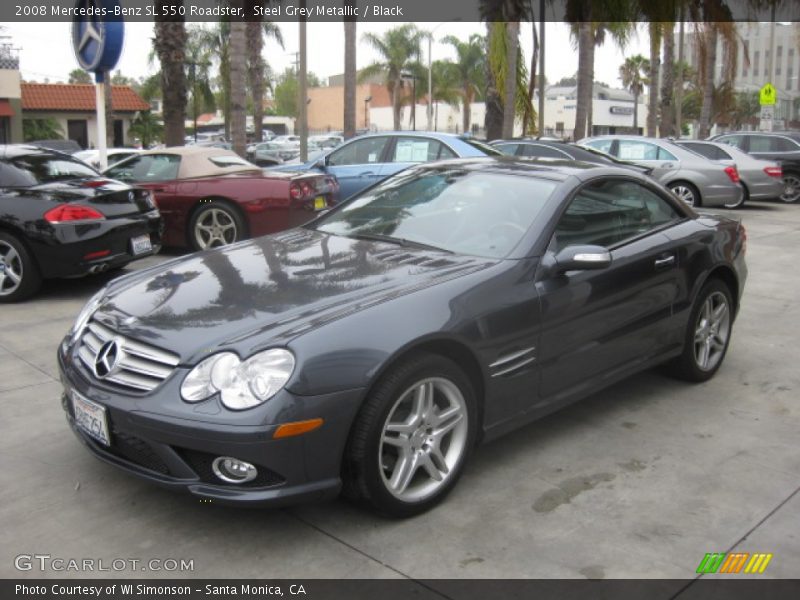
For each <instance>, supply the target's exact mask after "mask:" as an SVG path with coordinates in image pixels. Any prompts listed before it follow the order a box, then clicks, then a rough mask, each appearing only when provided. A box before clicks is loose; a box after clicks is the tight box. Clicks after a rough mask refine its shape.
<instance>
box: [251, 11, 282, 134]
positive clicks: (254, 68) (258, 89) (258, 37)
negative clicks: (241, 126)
mask: <svg viewBox="0 0 800 600" xmlns="http://www.w3.org/2000/svg"><path fill="white" fill-rule="evenodd" d="M262 4H263V0H248V8H247V11H248V14H253V11H252V8H253V7H254V6H256V5H258V6H260V5H262ZM245 36H246V39H247V76H248V80H249V84H250V92H251V93H252V96H253V127H254V134H255V139H256V141H261V134H262V131H263V128H264V92H265V90H266V88H267V87H268V85H269V81H268V79H267V78H266V75H267V73H268V72H269V65H268V64H267V62H266V61H265V60H264V57H263V56H262V52H263V50H264V38H265V37H266V38H272V39H274V40H275V41H276V42H278V45H280V47H281V48H283V47H284V46H283V34H282V33H281V30H280V28H279V27H278V26H277V25H276V24H275V23H272V22H270V21H267V22H266V23H262V22H261V21H247V27H246V32H245Z"/></svg>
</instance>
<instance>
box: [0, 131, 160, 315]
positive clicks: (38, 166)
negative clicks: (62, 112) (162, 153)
mask: <svg viewBox="0 0 800 600" xmlns="http://www.w3.org/2000/svg"><path fill="white" fill-rule="evenodd" d="M162 229H163V224H162V222H161V217H160V215H159V213H158V209H157V208H156V206H155V203H154V201H153V198H152V196H151V194H150V192H149V191H147V190H141V189H137V188H133V187H130V186H128V185H124V184H122V183H119V182H117V181H112V180H109V179H106V178H104V177H101V176H100V175H99V174H98V173H97V171H95V170H94V169H92V168H91V167H89V166H87V165H86V164H84V163H82V162H80V161H77V160H75V159H73V158H71V157H69V156H67V155H66V154H61V153H60V152H57V151H55V150H49V149H45V148H38V147H35V146H23V145H14V146H0V302H15V301H18V300H24V299H25V298H27V297H29V296H31V295H32V294H34V293H35V292H36V291H37V290H38V289H39V285H40V284H41V282H42V279H43V278H53V277H76V276H80V275H85V274H87V273H97V272H100V271H104V270H106V269H109V268H117V267H122V266H124V265H126V264H127V263H129V262H131V261H133V260H135V259H137V258H141V257H143V256H147V255H149V254H153V253H155V252H158V250H159V248H160V247H161V231H162Z"/></svg>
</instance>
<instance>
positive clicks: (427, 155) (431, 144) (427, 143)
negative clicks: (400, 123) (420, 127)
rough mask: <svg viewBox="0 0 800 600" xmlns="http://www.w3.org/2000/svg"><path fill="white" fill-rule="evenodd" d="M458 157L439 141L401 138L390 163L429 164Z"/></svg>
mask: <svg viewBox="0 0 800 600" xmlns="http://www.w3.org/2000/svg"><path fill="white" fill-rule="evenodd" d="M455 157H456V155H455V154H453V152H452V151H451V150H450V149H449V148H448V147H447V146H445V145H444V144H442V143H441V142H440V141H438V140H431V139H428V138H417V137H399V138H397V141H396V142H395V145H394V154H393V156H392V157H391V158H390V160H389V162H429V161H432V160H438V159H440V158H455Z"/></svg>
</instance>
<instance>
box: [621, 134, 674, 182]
mask: <svg viewBox="0 0 800 600" xmlns="http://www.w3.org/2000/svg"><path fill="white" fill-rule="evenodd" d="M614 151H615V156H616V157H617V158H618V159H620V160H626V161H628V162H632V163H635V164H637V165H642V166H643V167H647V168H649V169H652V171H651V172H650V176H651V177H653V178H654V179H656V180H659V181H662V180H664V179H665V178H666V177H668V176H669V173H670V171H675V170H676V169H678V168H680V161H679V160H678V158H677V157H676V156H675V155H674V154H672V153H671V152H669V151H668V150H666V149H665V148H662V147H661V146H659V145H658V144H653V143H652V142H645V141H643V140H619V141H618V143H617V146H616V147H615V149H614Z"/></svg>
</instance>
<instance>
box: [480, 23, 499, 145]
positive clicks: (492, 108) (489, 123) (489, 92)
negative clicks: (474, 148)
mask: <svg viewBox="0 0 800 600" xmlns="http://www.w3.org/2000/svg"><path fill="white" fill-rule="evenodd" d="M486 34H487V37H486V47H487V50H488V48H491V47H492V43H493V42H492V38H493V37H494V35H495V27H494V23H492V22H487V23H486ZM483 126H484V129H485V130H486V139H487V140H497V139H500V138H502V137H503V104H502V101H501V99H500V92H499V91H498V89H497V81H496V80H495V78H494V73H493V72H492V66H491V65H490V64H489V61H488V60H487V61H486V115H485V117H484V122H483Z"/></svg>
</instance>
